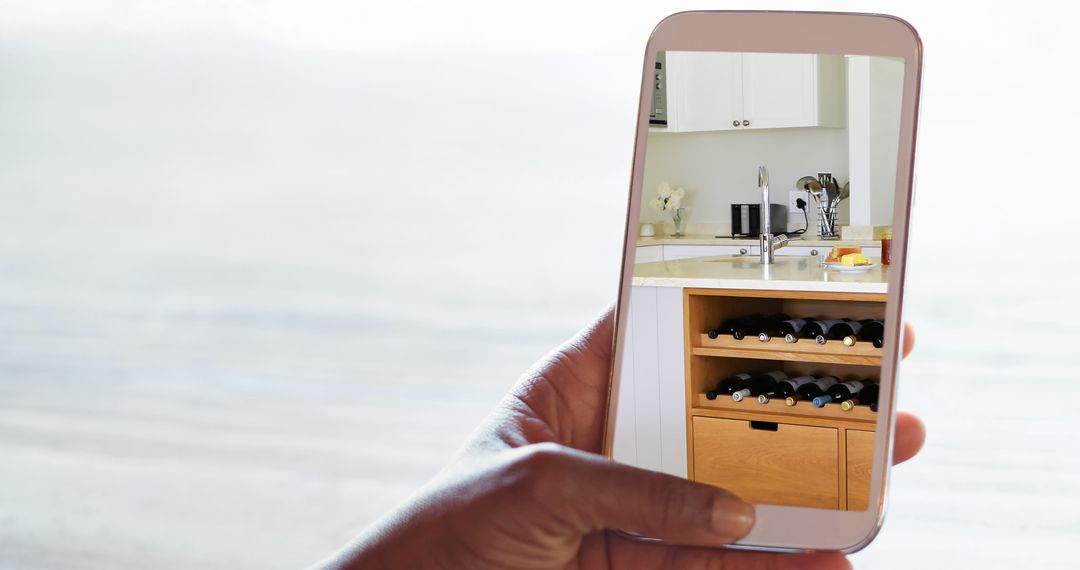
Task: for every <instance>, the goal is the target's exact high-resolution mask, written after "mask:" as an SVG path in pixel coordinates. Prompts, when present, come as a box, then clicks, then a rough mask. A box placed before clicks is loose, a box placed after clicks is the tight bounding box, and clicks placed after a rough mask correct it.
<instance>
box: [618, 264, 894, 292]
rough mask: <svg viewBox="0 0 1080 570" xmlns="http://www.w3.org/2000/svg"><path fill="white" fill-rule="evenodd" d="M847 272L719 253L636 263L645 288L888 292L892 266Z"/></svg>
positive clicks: (638, 282)
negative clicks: (887, 285) (717, 254)
mask: <svg viewBox="0 0 1080 570" xmlns="http://www.w3.org/2000/svg"><path fill="white" fill-rule="evenodd" d="M871 259H872V261H873V262H874V263H876V264H878V265H877V267H873V268H871V269H870V270H869V271H867V272H865V273H843V272H840V271H836V270H831V269H826V268H825V267H822V266H821V264H820V262H819V261H818V260H817V259H816V258H809V257H779V256H778V257H777V258H776V263H773V264H771V265H762V264H761V262H759V261H758V258H757V257H756V256H751V257H746V256H732V255H721V256H715V257H695V258H691V259H679V260H675V261H657V262H653V263H638V264H636V265H634V279H633V284H634V285H636V286H645V287H701V288H711V289H757V290H774V291H776V290H779V291H826V292H834V293H885V292H886V284H887V283H888V280H889V269H888V267H884V266H882V265H881V260H880V259H877V258H871Z"/></svg>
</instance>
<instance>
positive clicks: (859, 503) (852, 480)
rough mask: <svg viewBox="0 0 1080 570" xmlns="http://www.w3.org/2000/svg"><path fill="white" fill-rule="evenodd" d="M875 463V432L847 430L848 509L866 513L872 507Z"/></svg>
mask: <svg viewBox="0 0 1080 570" xmlns="http://www.w3.org/2000/svg"><path fill="white" fill-rule="evenodd" d="M873 462H874V432H872V431H860V430H847V508H848V510H849V511H865V510H866V509H867V507H868V506H869V505H870V469H871V467H872V466H873Z"/></svg>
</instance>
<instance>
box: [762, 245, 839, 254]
mask: <svg viewBox="0 0 1080 570" xmlns="http://www.w3.org/2000/svg"><path fill="white" fill-rule="evenodd" d="M830 249H832V248H829V247H813V246H809V245H789V246H785V247H782V248H780V249H778V250H776V255H777V256H788V257H814V256H824V255H828V254H829V250H830Z"/></svg>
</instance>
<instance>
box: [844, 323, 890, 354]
mask: <svg viewBox="0 0 1080 570" xmlns="http://www.w3.org/2000/svg"><path fill="white" fill-rule="evenodd" d="M861 322H862V329H861V330H859V334H858V337H857V338H858V339H859V340H861V341H863V342H869V343H871V344H872V345H874V348H881V347H882V346H883V345H884V344H885V321H878V320H874V319H867V320H865V321H861ZM844 344H847V340H846V339H845V340H844ZM852 344H854V343H852Z"/></svg>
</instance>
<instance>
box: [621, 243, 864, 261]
mask: <svg viewBox="0 0 1080 570" xmlns="http://www.w3.org/2000/svg"><path fill="white" fill-rule="evenodd" d="M831 249H832V247H831V246H823V245H818V246H810V245H789V246H785V247H782V248H780V249H778V250H776V255H777V256H778V257H818V256H822V257H823V256H826V255H828V254H829V251H830V250H831ZM862 251H863V255H865V256H867V257H881V248H880V247H863V248H862ZM758 252H759V248H758V246H756V245H646V246H640V247H638V248H637V251H636V253H635V256H634V263H649V262H653V261H675V260H677V259H692V258H695V257H715V256H718V255H737V256H746V257H757V255H758Z"/></svg>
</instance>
